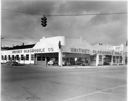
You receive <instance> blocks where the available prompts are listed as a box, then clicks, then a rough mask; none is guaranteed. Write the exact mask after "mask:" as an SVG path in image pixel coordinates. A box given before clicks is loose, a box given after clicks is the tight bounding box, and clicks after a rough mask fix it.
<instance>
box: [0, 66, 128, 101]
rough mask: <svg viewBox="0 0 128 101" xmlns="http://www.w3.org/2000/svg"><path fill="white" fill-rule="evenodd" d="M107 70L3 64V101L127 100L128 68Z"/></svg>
mask: <svg viewBox="0 0 128 101" xmlns="http://www.w3.org/2000/svg"><path fill="white" fill-rule="evenodd" d="M65 68H68V67H65ZM104 68H105V67H103V68H102V67H101V68H98V69H97V68H86V69H83V68H72V69H59V68H57V67H53V68H51V67H49V68H47V69H44V68H43V69H42V68H41V67H36V66H30V65H25V66H19V67H18V66H14V67H9V66H6V65H2V101H126V78H127V77H126V74H127V73H126V70H127V69H126V67H125V66H121V67H119V68H115V67H111V68H105V69H104Z"/></svg>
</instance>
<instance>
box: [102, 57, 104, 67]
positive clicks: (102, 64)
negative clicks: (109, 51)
mask: <svg viewBox="0 0 128 101" xmlns="http://www.w3.org/2000/svg"><path fill="white" fill-rule="evenodd" d="M102 65H104V55H102Z"/></svg>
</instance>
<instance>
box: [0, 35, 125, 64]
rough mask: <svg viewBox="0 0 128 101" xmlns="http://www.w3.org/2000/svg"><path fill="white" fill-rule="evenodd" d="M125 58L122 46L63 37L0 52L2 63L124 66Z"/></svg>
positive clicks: (46, 39) (45, 39) (49, 38)
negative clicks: (96, 43)
mask: <svg viewBox="0 0 128 101" xmlns="http://www.w3.org/2000/svg"><path fill="white" fill-rule="evenodd" d="M125 51H126V49H125ZM126 58H127V55H126V52H124V47H123V46H106V45H95V46H92V45H90V44H89V43H88V42H87V41H86V40H83V39H81V38H80V39H77V38H76V39H75V38H74V39H73V38H66V37H64V36H56V37H48V38H45V37H43V38H42V39H40V40H39V41H38V42H37V43H36V44H35V45H34V46H33V47H29V48H25V49H11V50H2V51H1V63H6V62H8V61H16V62H18V63H20V64H39V65H59V66H64V65H95V66H99V65H121V64H126Z"/></svg>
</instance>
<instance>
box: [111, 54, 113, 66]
mask: <svg viewBox="0 0 128 101" xmlns="http://www.w3.org/2000/svg"><path fill="white" fill-rule="evenodd" d="M111 65H113V55H112V56H111Z"/></svg>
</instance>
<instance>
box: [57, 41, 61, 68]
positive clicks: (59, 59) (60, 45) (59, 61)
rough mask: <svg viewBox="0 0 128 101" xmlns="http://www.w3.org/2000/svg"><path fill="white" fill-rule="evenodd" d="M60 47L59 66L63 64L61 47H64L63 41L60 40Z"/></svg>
mask: <svg viewBox="0 0 128 101" xmlns="http://www.w3.org/2000/svg"><path fill="white" fill-rule="evenodd" d="M58 47H59V54H58V55H59V56H58V57H59V61H58V65H59V66H62V51H61V48H62V46H61V41H59V43H58Z"/></svg>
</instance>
